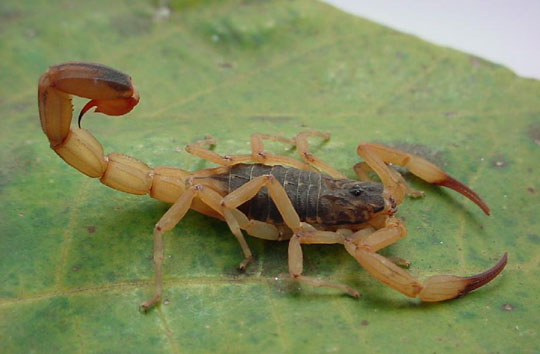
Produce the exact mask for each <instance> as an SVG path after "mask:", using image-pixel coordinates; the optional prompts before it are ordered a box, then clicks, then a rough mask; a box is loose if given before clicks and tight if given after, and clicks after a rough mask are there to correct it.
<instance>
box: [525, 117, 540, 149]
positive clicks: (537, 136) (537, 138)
mask: <svg viewBox="0 0 540 354" xmlns="http://www.w3.org/2000/svg"><path fill="white" fill-rule="evenodd" d="M527 134H528V135H529V137H530V138H531V139H532V141H533V142H534V143H535V144H536V145H538V146H540V124H539V123H533V124H531V125H529V127H528V128H527Z"/></svg>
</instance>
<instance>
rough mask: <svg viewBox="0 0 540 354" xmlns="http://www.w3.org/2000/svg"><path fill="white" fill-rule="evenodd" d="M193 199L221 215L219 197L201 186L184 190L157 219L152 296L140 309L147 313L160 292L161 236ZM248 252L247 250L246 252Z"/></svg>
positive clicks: (182, 215) (174, 223)
mask: <svg viewBox="0 0 540 354" xmlns="http://www.w3.org/2000/svg"><path fill="white" fill-rule="evenodd" d="M194 198H199V199H200V200H201V201H203V202H204V203H205V204H207V205H208V206H210V207H211V208H212V209H214V210H215V211H216V212H218V213H221V208H220V205H219V201H220V200H221V196H220V195H219V194H218V193H217V192H215V191H213V190H211V189H209V188H204V187H203V186H202V185H194V186H191V187H190V188H188V189H186V190H185V191H184V193H183V194H182V195H181V196H180V197H179V198H178V200H177V201H176V202H175V203H174V204H173V205H172V206H171V207H170V208H169V210H167V212H166V213H165V214H164V215H163V216H162V217H161V219H159V221H158V223H157V224H156V226H155V227H154V294H153V296H152V297H151V298H149V299H148V300H146V301H145V302H143V303H142V304H141V309H142V310H143V311H147V310H148V309H149V308H150V307H152V306H153V305H155V304H156V303H157V302H158V301H159V299H160V297H161V292H162V272H163V271H162V264H163V234H164V233H165V232H167V231H169V230H171V229H172V228H173V227H175V226H176V224H178V222H179V221H180V220H182V218H183V217H184V215H186V213H187V211H188V210H189V208H190V206H191V203H192V202H193V199H194ZM248 251H249V250H248Z"/></svg>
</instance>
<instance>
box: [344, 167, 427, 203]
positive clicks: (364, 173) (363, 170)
mask: <svg viewBox="0 0 540 354" xmlns="http://www.w3.org/2000/svg"><path fill="white" fill-rule="evenodd" d="M387 166H388V169H389V171H390V173H392V175H394V177H395V178H396V179H398V180H399V183H400V184H401V185H403V186H404V187H405V189H406V190H407V195H408V196H409V197H413V198H417V197H423V196H424V192H422V191H419V190H416V189H414V188H412V187H411V186H410V184H409V183H407V181H406V180H405V178H403V176H402V175H401V174H400V173H399V172H398V171H396V169H395V168H393V167H392V166H389V165H387ZM353 169H354V173H356V176H357V177H358V179H359V180H360V181H371V180H372V179H371V178H370V177H369V175H368V172H373V169H372V168H371V167H369V165H368V164H367V162H365V161H362V162H359V163H357V164H356V165H354V167H353Z"/></svg>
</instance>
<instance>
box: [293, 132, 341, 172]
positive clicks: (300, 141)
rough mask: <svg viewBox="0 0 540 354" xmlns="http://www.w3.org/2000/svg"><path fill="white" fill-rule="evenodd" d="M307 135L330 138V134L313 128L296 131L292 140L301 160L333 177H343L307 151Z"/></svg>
mask: <svg viewBox="0 0 540 354" xmlns="http://www.w3.org/2000/svg"><path fill="white" fill-rule="evenodd" d="M308 137H319V138H322V139H324V140H328V139H330V134H328V133H321V132H318V131H315V130H311V131H305V132H301V133H298V134H297V135H296V137H295V138H294V141H295V142H296V150H297V151H298V154H299V155H300V157H301V158H302V160H304V161H305V162H306V163H308V164H310V165H312V166H314V167H316V168H317V169H318V170H319V171H321V172H324V173H326V174H328V175H329V176H331V177H333V178H345V176H344V175H343V174H342V173H341V172H339V171H338V170H336V169H334V168H332V167H330V166H328V165H327V164H325V163H324V162H322V161H321V160H320V159H319V158H318V157H317V156H315V155H313V154H312V153H310V152H309V149H308V146H309V145H308V142H307V138H308Z"/></svg>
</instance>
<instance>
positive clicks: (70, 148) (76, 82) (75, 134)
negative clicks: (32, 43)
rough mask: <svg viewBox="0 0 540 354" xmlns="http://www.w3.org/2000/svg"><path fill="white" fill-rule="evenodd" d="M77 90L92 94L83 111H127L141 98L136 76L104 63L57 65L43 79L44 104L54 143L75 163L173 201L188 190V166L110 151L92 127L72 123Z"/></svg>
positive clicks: (131, 189)
mask: <svg viewBox="0 0 540 354" xmlns="http://www.w3.org/2000/svg"><path fill="white" fill-rule="evenodd" d="M71 95H76V96H80V97H85V98H90V99H91V101H90V102H88V104H87V105H86V106H85V107H84V108H83V110H82V111H81V114H80V116H79V122H80V119H81V117H82V115H83V114H84V113H85V112H86V111H88V109H90V108H92V107H96V112H102V113H105V114H107V115H123V114H126V113H128V112H130V111H131V110H132V109H133V107H135V106H136V105H137V103H138V102H139V94H138V92H137V90H136V89H135V87H134V86H133V84H132V83H131V78H130V77H129V76H128V75H126V74H124V73H122V72H120V71H117V70H115V69H112V68H109V67H107V66H104V65H100V64H91V63H82V62H70V63H64V64H60V65H55V66H51V67H50V68H49V69H48V70H47V71H46V72H45V73H44V74H43V75H41V77H40V78H39V88H38V105H39V118H40V120H41V127H42V129H43V132H44V133H45V135H46V136H47V138H48V139H49V142H50V145H51V148H52V149H53V150H54V151H55V152H56V153H57V154H58V155H59V156H60V157H61V158H62V159H63V160H64V161H66V162H67V163H68V164H69V165H71V166H73V167H74V168H76V169H77V170H79V171H80V172H82V173H84V174H85V175H87V176H89V177H93V178H99V179H100V181H101V182H102V183H103V184H105V185H107V186H109V187H111V188H114V189H117V190H120V191H123V192H127V193H132V194H150V196H151V197H153V198H156V199H160V200H163V201H168V202H173V201H174V200H175V198H178V196H179V195H180V194H181V192H182V188H183V185H182V184H181V183H177V182H171V181H173V180H174V181H178V180H183V178H184V177H185V174H186V173H185V171H182V170H179V169H175V168H174V169H173V168H168V167H156V168H154V169H152V168H150V167H148V166H147V165H146V164H145V163H143V162H141V161H139V160H136V159H134V158H132V157H130V156H126V155H123V154H119V153H112V154H109V155H105V154H104V152H103V147H102V146H101V144H100V143H99V142H98V141H97V140H96V138H95V137H94V136H93V135H92V134H91V133H89V132H88V131H87V130H84V129H80V128H72V127H71V119H72V111H73V107H72V104H71Z"/></svg>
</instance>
